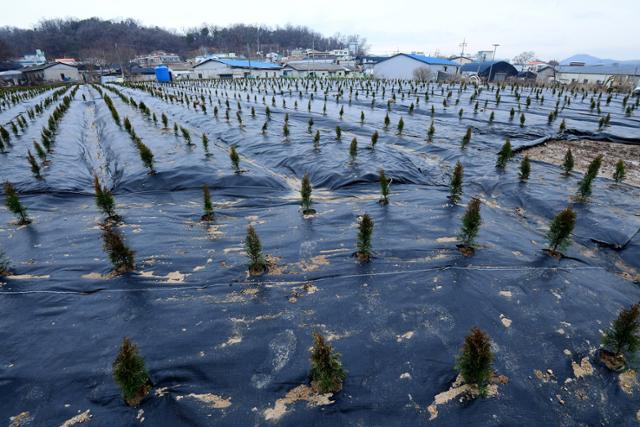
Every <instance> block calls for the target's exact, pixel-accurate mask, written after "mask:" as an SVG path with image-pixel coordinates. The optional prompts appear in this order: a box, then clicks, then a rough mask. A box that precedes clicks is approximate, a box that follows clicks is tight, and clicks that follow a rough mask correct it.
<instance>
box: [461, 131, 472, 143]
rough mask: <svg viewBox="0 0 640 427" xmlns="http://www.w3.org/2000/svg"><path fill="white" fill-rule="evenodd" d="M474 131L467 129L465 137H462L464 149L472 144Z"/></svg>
mask: <svg viewBox="0 0 640 427" xmlns="http://www.w3.org/2000/svg"><path fill="white" fill-rule="evenodd" d="M471 135H472V130H471V127H468V128H467V131H466V132H465V134H464V136H463V137H462V148H464V147H466V146H467V144H468V143H469V142H471Z"/></svg>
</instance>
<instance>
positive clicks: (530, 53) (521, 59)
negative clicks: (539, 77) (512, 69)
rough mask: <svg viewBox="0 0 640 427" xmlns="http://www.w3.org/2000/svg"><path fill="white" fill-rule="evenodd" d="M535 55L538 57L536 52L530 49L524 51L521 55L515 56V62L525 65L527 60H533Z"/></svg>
mask: <svg viewBox="0 0 640 427" xmlns="http://www.w3.org/2000/svg"><path fill="white" fill-rule="evenodd" d="M535 57H536V53H535V52H533V51H531V50H529V51H526V52H522V53H521V54H519V55H516V56H515V57H514V58H513V63H514V64H517V65H525V64H526V63H527V62H529V61H531V60H532V59H533V58H535Z"/></svg>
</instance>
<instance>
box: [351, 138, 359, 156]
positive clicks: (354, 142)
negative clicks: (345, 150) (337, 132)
mask: <svg viewBox="0 0 640 427" xmlns="http://www.w3.org/2000/svg"><path fill="white" fill-rule="evenodd" d="M349 155H350V156H351V159H352V160H353V159H355V158H356V156H357V155H358V140H357V139H356V138H355V137H354V138H353V139H352V140H351V144H350V145H349Z"/></svg>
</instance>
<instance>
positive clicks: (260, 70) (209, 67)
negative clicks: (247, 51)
mask: <svg viewBox="0 0 640 427" xmlns="http://www.w3.org/2000/svg"><path fill="white" fill-rule="evenodd" d="M193 70H194V76H195V78H198V79H238V78H244V77H259V78H274V77H280V76H281V75H282V67H281V66H280V65H278V64H274V63H272V62H263V61H254V60H249V59H227V58H211V59H207V60H206V61H202V62H201V63H199V64H196V65H195V66H194V67H193Z"/></svg>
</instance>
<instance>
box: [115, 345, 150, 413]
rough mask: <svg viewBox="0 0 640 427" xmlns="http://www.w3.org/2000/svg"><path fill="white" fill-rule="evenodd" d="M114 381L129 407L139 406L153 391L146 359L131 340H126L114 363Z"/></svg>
mask: <svg viewBox="0 0 640 427" xmlns="http://www.w3.org/2000/svg"><path fill="white" fill-rule="evenodd" d="M113 379H114V380H115V382H116V384H118V386H119V387H120V389H121V390H122V397H123V398H124V400H125V402H126V403H127V405H129V406H138V405H139V404H140V402H141V401H142V400H143V399H144V398H145V397H146V396H147V394H149V391H150V390H151V380H150V379H149V374H148V373H147V369H146V368H145V365H144V359H143V358H142V356H140V354H139V353H138V348H137V347H136V345H135V344H133V342H131V340H130V339H129V338H126V337H125V338H124V340H123V341H122V345H121V346H120V351H119V352H118V356H117V357H116V360H115V361H114V362H113Z"/></svg>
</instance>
